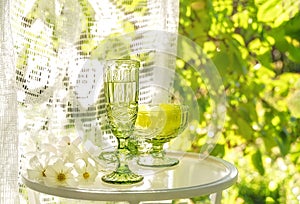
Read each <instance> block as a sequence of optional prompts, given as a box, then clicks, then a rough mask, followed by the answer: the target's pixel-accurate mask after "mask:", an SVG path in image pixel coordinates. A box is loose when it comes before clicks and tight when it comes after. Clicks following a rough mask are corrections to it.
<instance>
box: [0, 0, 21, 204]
mask: <svg viewBox="0 0 300 204" xmlns="http://www.w3.org/2000/svg"><path fill="white" fill-rule="evenodd" d="M9 8H10V2H9V1H7V0H4V1H0V32H1V33H0V48H1V52H0V134H1V135H0V138H1V140H0V143H1V144H0V145H1V149H0V166H1V171H0V196H1V197H0V203H18V199H17V198H18V197H17V194H18V185H17V184H18V183H17V182H18V180H17V179H18V134H17V131H16V130H17V101H16V91H15V85H14V84H15V82H14V81H15V80H14V79H15V67H14V63H13V59H14V58H13V52H12V51H13V44H12V38H11V30H10V13H9Z"/></svg>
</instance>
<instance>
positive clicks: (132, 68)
mask: <svg viewBox="0 0 300 204" xmlns="http://www.w3.org/2000/svg"><path fill="white" fill-rule="evenodd" d="M139 66H140V64H139V62H138V61H136V60H129V59H116V60H108V61H107V63H106V66H105V70H104V93H105V100H106V110H107V116H108V120H109V125H110V127H111V131H112V133H113V134H114V136H115V137H116V138H117V140H118V150H117V160H118V166H117V168H116V170H115V171H113V172H112V173H110V174H107V175H104V176H103V177H102V181H104V182H107V183H112V184H133V183H137V182H140V181H142V180H143V176H141V175H138V174H135V173H134V172H132V171H131V170H130V169H129V167H128V157H129V156H130V151H129V150H128V146H127V144H128V139H129V137H130V136H131V134H132V133H133V130H134V124H135V121H136V118H137V112H138V86H139Z"/></svg>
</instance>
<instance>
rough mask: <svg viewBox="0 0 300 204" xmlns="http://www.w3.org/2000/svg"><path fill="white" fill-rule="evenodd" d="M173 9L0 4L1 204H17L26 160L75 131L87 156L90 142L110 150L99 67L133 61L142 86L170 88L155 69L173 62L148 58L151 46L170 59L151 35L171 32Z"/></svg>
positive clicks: (148, 3) (160, 5)
mask: <svg viewBox="0 0 300 204" xmlns="http://www.w3.org/2000/svg"><path fill="white" fill-rule="evenodd" d="M178 6H179V3H178V1H174V0H164V1H161V0H122V1H118V0H101V1H96V0H50V1H49V0H12V1H9V0H2V1H1V7H0V10H1V13H0V14H1V19H0V23H1V24H0V25H1V54H0V55H1V61H0V64H1V69H0V78H1V81H0V85H1V86H0V97H1V107H0V112H1V116H0V120H1V121H0V122H1V123H0V130H1V154H0V162H1V167H2V171H1V173H0V176H1V182H0V188H1V192H0V193H1V203H14V204H15V203H18V202H19V199H18V198H17V197H18V196H16V194H18V190H19V187H18V174H19V173H18V172H19V168H20V166H22V165H23V162H24V161H23V160H26V159H27V158H26V155H30V154H31V155H32V154H35V152H38V151H41V149H43V148H44V147H45V144H52V145H54V146H55V145H57V143H59V142H60V139H61V138H62V137H63V136H64V135H66V134H67V135H76V134H78V132H76V131H75V132H74V131H73V129H74V126H75V125H77V126H81V128H82V129H83V131H86V132H89V133H90V134H89V135H88V136H87V138H84V142H85V143H84V144H85V147H86V148H88V149H93V148H94V147H93V145H91V144H90V141H93V143H95V144H97V145H98V146H100V147H101V148H106V145H107V144H106V143H109V145H108V146H110V145H111V144H113V143H114V141H113V139H111V137H109V134H108V135H107V136H105V135H106V131H107V129H106V127H107V126H106V125H105V120H104V119H103V114H104V108H103V104H101V102H102V101H103V95H101V93H100V94H99V93H98V94H97V93H96V91H95V90H97V88H99V85H98V84H97V83H98V82H97V81H98V80H97V79H98V78H99V76H101V69H97V67H99V66H100V67H101V66H102V65H101V60H104V59H108V58H114V57H129V56H130V57H132V58H138V59H139V60H141V61H142V64H143V67H144V68H145V69H144V71H143V73H141V74H142V77H141V80H142V83H144V84H147V83H155V84H159V85H160V86H164V87H170V86H171V85H172V77H169V78H168V77H162V76H166V75H164V73H163V71H164V70H166V69H163V70H162V69H158V66H163V67H172V66H173V63H174V56H172V55H169V54H165V53H156V52H155V46H160V47H161V46H164V44H168V45H171V46H170V47H168V46H167V47H166V48H165V49H166V50H168V51H171V52H173V51H172V50H174V49H175V47H176V45H175V44H176V43H175V44H174V42H175V41H176V39H166V38H164V36H163V35H162V34H163V33H162V32H155V31H166V32H172V33H176V32H177V26H178ZM147 30H148V31H149V30H152V31H154V32H146V33H144V31H147ZM165 41H168V43H165ZM170 42H173V44H172V43H170ZM153 46H154V49H153ZM141 48H143V50H144V51H143V52H139V50H140V49H141ZM148 48H151V49H148ZM175 52H176V51H175ZM158 62H159V63H158ZM145 94H146V93H145ZM75 99H76V100H75ZM160 100H165V99H160ZM166 100H167V99H166ZM17 121H19V125H18V126H17ZM75 123H76V124H75ZM99 124H101V126H99ZM17 129H18V130H19V132H17V131H16V130H17ZM99 134H100V135H102V136H103V137H101V138H102V139H99V137H96V135H99ZM18 138H19V139H20V144H19V148H18ZM48 147H49V146H48ZM17 150H19V155H20V157H22V158H21V159H20V161H22V164H21V165H19V164H18V161H19V158H18V151H17ZM24 155H25V156H24ZM23 157H25V159H24V158H23Z"/></svg>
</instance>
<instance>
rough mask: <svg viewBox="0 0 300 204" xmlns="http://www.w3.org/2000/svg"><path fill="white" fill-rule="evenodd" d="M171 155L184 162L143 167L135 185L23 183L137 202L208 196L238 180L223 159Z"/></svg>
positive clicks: (44, 190) (64, 193) (64, 192)
mask: <svg viewBox="0 0 300 204" xmlns="http://www.w3.org/2000/svg"><path fill="white" fill-rule="evenodd" d="M168 156H170V157H178V158H179V159H180V163H179V164H178V165H177V166H174V167H168V168H161V169H158V168H152V169H151V168H144V167H139V168H138V169H137V171H138V173H140V174H143V176H144V180H143V182H141V183H139V184H135V185H125V186H124V185H113V184H105V183H103V182H102V181H101V179H97V181H96V182H95V184H93V185H92V186H88V187H77V188H74V187H56V186H46V185H44V184H43V183H39V182H36V181H32V180H30V179H28V178H27V177H26V175H23V182H24V184H25V185H26V186H27V187H29V188H31V189H32V190H35V191H38V192H41V193H46V194H50V195H54V196H59V197H64V198H72V199H81V200H94V201H96V200H97V201H129V202H132V203H135V202H138V201H154V200H174V199H180V198H192V197H196V196H201V195H208V194H212V193H216V192H220V191H222V190H224V189H226V188H228V187H230V186H231V185H233V184H234V183H235V182H236V180H237V176H238V171H237V169H236V167H235V166H234V165H232V164H231V163H229V162H227V161H225V160H222V159H220V158H216V157H212V156H209V157H207V158H206V159H204V160H200V159H199V154H196V153H178V152H177V153H168ZM99 174H101V173H99ZM102 175H103V173H102ZM102 175H99V176H102ZM100 178H101V177H100Z"/></svg>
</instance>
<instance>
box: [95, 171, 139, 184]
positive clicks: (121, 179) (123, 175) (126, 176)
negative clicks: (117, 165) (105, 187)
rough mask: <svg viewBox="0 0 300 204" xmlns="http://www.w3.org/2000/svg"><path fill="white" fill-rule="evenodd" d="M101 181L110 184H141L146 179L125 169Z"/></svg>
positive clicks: (103, 177)
mask: <svg viewBox="0 0 300 204" xmlns="http://www.w3.org/2000/svg"><path fill="white" fill-rule="evenodd" d="M101 179H102V181H104V182H106V183H110V184H135V183H138V182H141V181H142V180H143V179H144V177H143V176H141V175H138V174H135V173H133V172H132V171H130V170H129V169H128V168H123V169H118V170H116V171H114V172H112V173H110V174H107V175H104V176H102V178H101Z"/></svg>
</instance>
